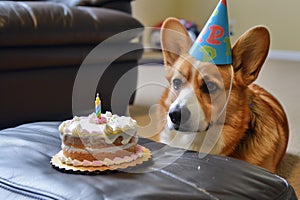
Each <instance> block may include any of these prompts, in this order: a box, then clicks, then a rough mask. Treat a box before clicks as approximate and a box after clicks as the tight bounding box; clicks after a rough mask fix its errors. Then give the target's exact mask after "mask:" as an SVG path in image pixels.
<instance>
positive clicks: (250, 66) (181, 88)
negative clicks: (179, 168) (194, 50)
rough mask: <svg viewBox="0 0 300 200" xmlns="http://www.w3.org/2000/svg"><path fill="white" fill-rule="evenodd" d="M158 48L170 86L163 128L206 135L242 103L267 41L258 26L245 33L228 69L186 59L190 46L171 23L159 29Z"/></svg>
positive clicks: (177, 23) (177, 24) (172, 20)
mask: <svg viewBox="0 0 300 200" xmlns="http://www.w3.org/2000/svg"><path fill="white" fill-rule="evenodd" d="M161 44H162V50H163V56H164V64H165V66H166V69H167V79H168V81H169V83H170V88H168V89H167V90H166V91H165V93H164V94H163V96H162V99H161V105H162V106H163V107H164V108H165V111H166V112H167V127H168V128H169V129H175V130H179V131H181V132H205V131H207V130H208V129H209V127H210V126H211V125H212V122H217V121H218V118H219V117H220V114H222V113H223V111H224V110H225V109H226V112H227V113H226V114H227V115H232V114H233V113H234V112H235V111H237V112H238V110H239V106H240V105H241V104H242V103H247V92H246V91H247V90H246V89H247V87H248V85H250V84H251V83H252V82H253V81H255V80H256V78H257V76H258V74H259V72H260V69H261V67H262V65H263V63H264V61H265V58H266V57H267V54H268V50H269V45H270V36H269V32H268V30H267V29H266V28H265V27H263V26H258V27H254V28H252V29H250V30H248V31H247V32H246V33H244V34H243V35H242V36H241V37H240V38H239V39H238V40H237V42H236V43H235V44H234V46H233V48H232V56H233V64H232V66H231V65H220V66H216V65H214V64H212V63H206V62H200V61H197V60H195V59H194V58H193V57H192V56H190V55H189V54H188V51H189V49H190V47H191V45H192V41H191V39H190V37H189V35H188V33H187V31H186V29H185V28H184V27H183V26H182V25H181V23H180V21H179V20H177V19H175V18H168V19H167V20H166V21H165V22H164V23H163V26H162V31H161ZM230 91H231V94H229V93H230ZM227 103H228V104H227ZM224 113H225V112H224Z"/></svg>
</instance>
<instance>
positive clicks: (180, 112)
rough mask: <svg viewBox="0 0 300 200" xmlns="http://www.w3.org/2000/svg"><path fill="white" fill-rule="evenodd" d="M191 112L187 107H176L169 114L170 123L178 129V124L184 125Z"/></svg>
mask: <svg viewBox="0 0 300 200" xmlns="http://www.w3.org/2000/svg"><path fill="white" fill-rule="evenodd" d="M190 115H191V112H190V111H189V109H188V108H187V107H181V108H180V107H179V106H176V107H175V108H174V109H172V110H171V111H170V112H169V117H170V119H171V121H172V122H173V123H174V124H175V125H176V126H177V127H178V128H179V126H180V124H184V123H185V122H187V121H188V119H189V118H190Z"/></svg>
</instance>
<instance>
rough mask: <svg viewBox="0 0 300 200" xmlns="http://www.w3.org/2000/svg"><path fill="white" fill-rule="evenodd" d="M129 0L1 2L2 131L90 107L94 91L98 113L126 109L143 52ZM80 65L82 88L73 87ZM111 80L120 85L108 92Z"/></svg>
mask: <svg viewBox="0 0 300 200" xmlns="http://www.w3.org/2000/svg"><path fill="white" fill-rule="evenodd" d="M130 3H131V0H48V1H32V2H30V1H19V2H18V1H1V2H0V91H1V94H0V129H2V128H6V127H13V126H15V125H19V124H23V123H25V122H35V121H43V120H63V119H67V118H70V117H72V115H73V114H86V113H89V112H90V111H91V110H89V109H93V101H94V98H95V94H96V92H99V93H100V97H101V100H102V107H103V108H102V109H103V110H104V111H105V110H113V111H114V112H115V113H119V114H124V113H125V111H126V107H127V105H128V103H130V102H132V100H133V98H132V97H134V92H133V91H134V89H135V88H136V79H137V69H136V66H137V61H138V60H139V58H140V57H141V55H142V52H143V50H142V48H143V47H142V45H141V44H140V43H138V42H132V39H133V38H136V37H138V36H139V34H141V32H142V31H143V26H142V24H140V23H139V22H138V21H137V20H136V19H134V18H133V17H132V16H131V4H130ZM128 30H131V31H129V32H125V33H124V31H128ZM116 34H119V35H117V36H115V35H116ZM110 38H113V39H110ZM104 41H105V42H104ZM99 44H100V45H101V44H104V45H102V46H101V47H99V48H98V46H99ZM82 68H84V69H85V70H87V71H89V73H85V74H84V72H82V73H81V75H82V74H84V76H83V77H82V76H81V83H80V86H81V85H83V86H84V87H78V86H77V87H75V86H76V84H75V82H76V80H77V79H78V73H79V69H82ZM125 74H126V76H125V78H123V76H124V75H125ZM98 79H100V80H99V81H98ZM92 80H95V81H92ZM82 82H83V83H82ZM89 82H93V84H94V85H95V84H96V85H95V86H94V85H89V84H88V83H89ZM117 83H118V85H119V86H123V87H122V88H121V89H119V90H120V91H122V92H121V93H120V94H119V93H117V92H115V93H114V92H113V91H114V88H115V85H116V84H117ZM84 84H86V85H84ZM74 85H75V86H74ZM92 89H93V91H91V90H92ZM112 95H115V96H114V98H111V97H112ZM78 98H79V99H78ZM80 98H82V99H80ZM112 99H114V102H112ZM112 104H114V105H113V106H112ZM74 110H75V111H74ZM74 112H75V113H74Z"/></svg>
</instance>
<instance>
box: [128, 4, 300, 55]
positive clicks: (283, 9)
mask: <svg viewBox="0 0 300 200" xmlns="http://www.w3.org/2000/svg"><path fill="white" fill-rule="evenodd" d="M227 2H228V12H229V19H231V20H232V21H233V22H234V25H235V27H234V33H235V35H234V36H233V37H232V43H234V41H235V40H236V39H237V38H238V36H239V35H241V34H242V33H243V32H244V31H246V30H247V29H249V28H250V27H252V26H255V25H259V24H262V25H266V26H268V27H269V30H270V32H271V37H272V44H271V48H272V49H274V50H290V51H300V1H299V0H285V1H282V0H251V1H248V0H227ZM217 3H218V0H135V1H134V2H133V4H132V5H133V15H134V16H135V17H136V18H138V19H139V20H140V21H141V22H142V23H143V24H144V25H145V26H154V25H155V24H156V23H158V22H159V21H162V20H164V19H165V18H167V17H169V16H172V17H178V18H184V19H188V20H192V21H194V22H196V23H197V24H198V26H199V28H201V27H203V26H204V24H205V22H206V20H207V19H208V18H209V16H210V14H211V12H212V11H213V9H214V8H215V6H216V4H217Z"/></svg>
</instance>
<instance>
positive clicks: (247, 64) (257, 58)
mask: <svg viewBox="0 0 300 200" xmlns="http://www.w3.org/2000/svg"><path fill="white" fill-rule="evenodd" d="M269 47H270V34H269V31H268V29H267V28H266V27H264V26H257V27H254V28H252V29H250V30H248V31H247V32H245V33H244V34H243V35H242V36H241V37H240V38H239V39H238V40H237V42H236V43H235V44H234V46H233V49H232V54H233V67H234V70H235V72H236V80H237V83H238V84H240V85H242V86H245V87H246V86H248V85H249V84H251V83H252V82H253V81H255V80H256V78H257V76H258V74H259V72H260V69H261V67H262V65H263V63H264V62H265V59H266V57H267V55H268V51H269Z"/></svg>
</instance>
